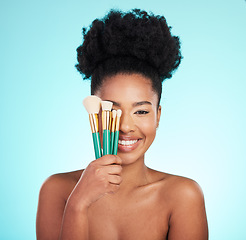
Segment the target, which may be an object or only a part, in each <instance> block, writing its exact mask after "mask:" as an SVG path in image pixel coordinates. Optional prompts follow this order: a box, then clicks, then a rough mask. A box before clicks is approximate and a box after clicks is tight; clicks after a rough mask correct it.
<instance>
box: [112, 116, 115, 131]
mask: <svg viewBox="0 0 246 240" xmlns="http://www.w3.org/2000/svg"><path fill="white" fill-rule="evenodd" d="M111 122H112V124H111V132H115V122H116V117H115V118H112V121H111Z"/></svg>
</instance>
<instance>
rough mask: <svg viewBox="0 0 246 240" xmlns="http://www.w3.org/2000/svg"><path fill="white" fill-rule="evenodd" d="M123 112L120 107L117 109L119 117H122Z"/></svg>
mask: <svg viewBox="0 0 246 240" xmlns="http://www.w3.org/2000/svg"><path fill="white" fill-rule="evenodd" d="M121 114H122V111H121V110H120V109H118V110H117V117H118V118H120V117H121Z"/></svg>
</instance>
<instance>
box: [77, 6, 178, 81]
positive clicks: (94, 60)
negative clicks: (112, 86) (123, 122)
mask: <svg viewBox="0 0 246 240" xmlns="http://www.w3.org/2000/svg"><path fill="white" fill-rule="evenodd" d="M170 29H171V27H168V25H167V23H166V20H165V18H164V17H163V16H159V15H158V16H154V15H153V14H148V13H147V12H145V11H140V10H139V9H134V10H132V11H130V12H127V13H122V12H121V11H115V10H111V11H110V12H109V13H108V15H106V16H105V18H103V19H102V20H99V19H96V20H95V21H93V23H92V25H91V26H90V28H89V29H88V30H86V29H85V28H84V29H83V36H84V42H83V44H82V45H81V46H79V47H78V48H77V54H78V55H77V56H78V64H77V65H76V67H77V69H78V71H79V72H80V73H82V74H84V75H85V78H89V77H91V75H92V74H93V71H94V70H95V69H96V68H97V66H98V65H99V64H100V63H101V62H104V61H105V60H106V59H110V58H115V57H117V56H124V57H133V58H136V59H138V60H140V61H143V62H146V63H147V64H149V65H150V66H152V67H153V68H155V69H156V71H157V73H158V75H159V77H160V78H161V79H162V80H164V79H165V78H170V77H171V76H172V72H173V71H174V70H175V69H176V68H177V67H178V65H179V64H180V61H181V58H182V57H181V53H180V42H179V38H178V37H176V36H172V35H171V33H170Z"/></svg>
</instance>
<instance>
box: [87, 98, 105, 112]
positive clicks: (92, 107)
mask: <svg viewBox="0 0 246 240" xmlns="http://www.w3.org/2000/svg"><path fill="white" fill-rule="evenodd" d="M101 101H102V100H101V98H99V97H97V96H95V95H91V96H88V97H86V98H85V99H84V100H83V105H84V107H85V109H86V111H87V112H88V113H89V114H90V113H99V110H100V105H101Z"/></svg>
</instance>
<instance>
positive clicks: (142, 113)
mask: <svg viewBox="0 0 246 240" xmlns="http://www.w3.org/2000/svg"><path fill="white" fill-rule="evenodd" d="M148 113H149V112H148V111H144V110H139V111H137V112H135V114H138V115H145V114H148Z"/></svg>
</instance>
